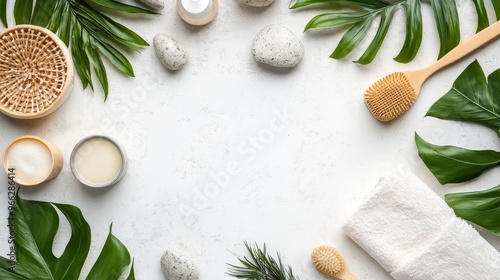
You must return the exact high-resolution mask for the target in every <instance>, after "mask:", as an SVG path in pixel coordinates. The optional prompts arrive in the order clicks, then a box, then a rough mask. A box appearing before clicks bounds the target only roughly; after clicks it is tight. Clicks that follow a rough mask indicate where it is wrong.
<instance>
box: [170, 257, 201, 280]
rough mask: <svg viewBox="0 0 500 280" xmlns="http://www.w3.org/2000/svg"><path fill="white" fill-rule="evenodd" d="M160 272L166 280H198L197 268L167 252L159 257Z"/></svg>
mask: <svg viewBox="0 0 500 280" xmlns="http://www.w3.org/2000/svg"><path fill="white" fill-rule="evenodd" d="M161 270H162V271H163V274H165V279H167V280H198V277H199V273H198V268H197V267H196V266H195V265H194V264H193V263H192V262H191V260H190V259H188V258H186V257H185V256H183V255H179V254H178V253H175V252H171V251H169V250H167V251H165V253H164V254H163V255H162V256H161Z"/></svg>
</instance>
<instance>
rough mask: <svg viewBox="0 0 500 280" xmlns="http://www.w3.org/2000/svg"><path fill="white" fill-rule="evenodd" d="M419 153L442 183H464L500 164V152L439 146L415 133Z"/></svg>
mask: <svg viewBox="0 0 500 280" xmlns="http://www.w3.org/2000/svg"><path fill="white" fill-rule="evenodd" d="M415 142H416V144H417V148H418V155H419V156H420V158H421V159H422V161H423V162H424V163H425V165H426V166H427V168H429V170H430V171H431V172H432V174H434V176H435V177H436V179H437V180H438V181H439V183H441V184H448V183H462V182H466V181H469V180H471V179H474V178H476V177H478V176H479V175H481V174H482V173H483V172H484V171H486V170H488V169H490V168H493V167H495V166H499V165H500V152H497V151H492V150H485V151H479V150H469V149H465V148H460V147H455V146H438V145H433V144H431V143H429V142H426V141H424V140H423V139H422V138H421V137H420V136H418V134H415Z"/></svg>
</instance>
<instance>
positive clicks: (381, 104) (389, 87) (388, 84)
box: [365, 21, 500, 122]
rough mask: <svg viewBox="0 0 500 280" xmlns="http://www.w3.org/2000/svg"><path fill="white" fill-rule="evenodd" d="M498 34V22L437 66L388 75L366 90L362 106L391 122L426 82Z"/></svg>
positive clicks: (408, 105)
mask: <svg viewBox="0 0 500 280" xmlns="http://www.w3.org/2000/svg"><path fill="white" fill-rule="evenodd" d="M499 34H500V21H498V22H496V23H494V24H492V25H490V26H489V27H487V28H485V29H483V30H482V31H480V32H478V33H477V34H475V35H474V36H472V37H471V38H470V39H469V40H467V41H465V42H464V43H462V44H460V45H458V46H457V47H455V48H454V49H453V50H451V51H450V52H448V53H447V54H446V55H445V56H443V57H442V58H441V59H439V60H438V61H437V62H436V63H434V64H432V65H430V66H428V67H427V68H424V69H422V70H418V71H408V72H396V73H393V74H390V75H388V76H386V77H384V78H382V79H380V80H379V81H377V82H376V83H375V84H373V85H372V86H371V87H370V88H368V89H367V90H366V93H365V102H366V106H368V109H369V110H370V112H371V113H372V115H373V116H374V117H375V118H376V119H377V120H379V121H382V122H387V121H391V120H393V119H395V118H397V117H399V116H400V115H401V114H403V113H404V112H405V111H406V110H408V109H409V108H410V106H411V105H412V104H413V103H414V102H415V100H416V99H417V96H418V94H419V92H420V88H421V87H422V84H423V83H424V82H425V80H426V79H427V78H428V77H429V76H430V75H432V74H434V73H435V72H436V71H438V70H440V69H442V68H443V67H445V66H448V65H449V64H451V63H453V62H455V61H457V60H458V59H460V58H462V57H464V56H466V55H467V54H469V53H470V52H472V51H474V50H475V49H477V48H479V47H481V46H482V45H484V44H485V43H487V42H489V41H490V40H492V39H493V38H495V37H496V36H498V35H499Z"/></svg>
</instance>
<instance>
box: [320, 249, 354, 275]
mask: <svg viewBox="0 0 500 280" xmlns="http://www.w3.org/2000/svg"><path fill="white" fill-rule="evenodd" d="M311 259H312V261H313V264H314V266H315V267H316V268H317V269H318V270H319V271H321V272H322V273H324V274H326V275H330V276H332V277H335V278H338V279H341V280H354V279H356V277H355V276H354V275H352V273H351V272H350V271H349V269H348V268H347V266H346V264H345V261H344V258H342V256H341V255H340V253H339V252H338V251H337V250H335V248H333V247H330V246H327V245H321V246H319V247H316V248H315V249H314V250H313V252H312V254H311Z"/></svg>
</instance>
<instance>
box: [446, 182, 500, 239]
mask: <svg viewBox="0 0 500 280" xmlns="http://www.w3.org/2000/svg"><path fill="white" fill-rule="evenodd" d="M445 201H446V203H448V205H449V206H450V207H451V208H453V210H454V211H455V214H456V215H457V216H458V217H461V218H463V219H466V220H469V221H471V222H473V223H475V224H477V225H480V226H482V227H484V228H486V229H488V230H490V231H491V232H492V233H494V234H496V235H498V236H500V223H499V222H498V217H499V216H500V185H499V186H496V187H494V188H491V189H488V190H484V191H476V192H465V193H452V194H447V195H445Z"/></svg>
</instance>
